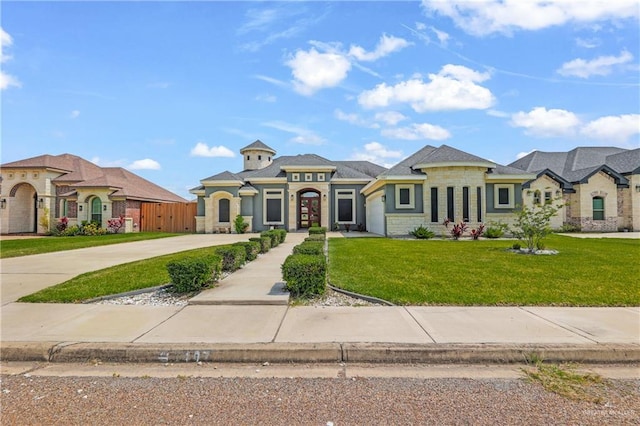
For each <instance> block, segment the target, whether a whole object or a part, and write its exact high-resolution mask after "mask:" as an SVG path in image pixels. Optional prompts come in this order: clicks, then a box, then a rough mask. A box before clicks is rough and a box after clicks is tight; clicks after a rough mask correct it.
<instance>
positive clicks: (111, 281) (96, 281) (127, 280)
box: [18, 246, 221, 303]
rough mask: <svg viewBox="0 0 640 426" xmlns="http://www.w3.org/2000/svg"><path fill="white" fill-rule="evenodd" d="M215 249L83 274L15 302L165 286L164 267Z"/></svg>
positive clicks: (64, 299) (57, 300)
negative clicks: (174, 261) (175, 261)
mask: <svg viewBox="0 0 640 426" xmlns="http://www.w3.org/2000/svg"><path fill="white" fill-rule="evenodd" d="M218 247H221V246H216V247H206V248H200V249H195V250H188V251H183V252H179V253H174V254H169V255H165V256H158V257H153V258H151V259H145V260H139V261H136V262H130V263H125V264H122V265H117V266H112V267H110V268H106V269H101V270H99V271H93V272H87V273H85V274H82V275H78V276H77V277H75V278H72V279H70V280H69V281H65V282H64V283H61V284H58V285H55V286H53V287H48V288H45V289H43V290H40V291H38V292H37V293H33V294H30V295H28V296H24V297H22V298H20V299H19V300H18V301H19V302H35V303H77V302H82V301H84V300H88V299H93V298H96V297H101V296H108V295H111V294H119V293H124V292H127V291H133V290H139V289H143V288H149V287H155V286H158V285H164V284H168V283H169V282H170V278H169V273H168V272H167V263H169V262H171V261H173V260H178V259H185V258H188V257H198V256H200V255H202V254H203V253H211V252H213V251H215V250H216V249H217V248H218Z"/></svg>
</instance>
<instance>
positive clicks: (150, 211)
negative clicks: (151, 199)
mask: <svg viewBox="0 0 640 426" xmlns="http://www.w3.org/2000/svg"><path fill="white" fill-rule="evenodd" d="M196 213H197V203H142V207H141V211H140V230H141V231H146V232H184V233H195V232H196Z"/></svg>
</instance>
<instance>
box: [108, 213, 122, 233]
mask: <svg viewBox="0 0 640 426" xmlns="http://www.w3.org/2000/svg"><path fill="white" fill-rule="evenodd" d="M124 223H125V220H124V216H123V215H120V217H119V218H115V219H109V220H108V221H107V229H108V230H109V233H111V234H117V233H118V232H120V229H122V227H123V226H124Z"/></svg>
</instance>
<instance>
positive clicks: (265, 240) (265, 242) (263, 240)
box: [249, 237, 271, 253]
mask: <svg viewBox="0 0 640 426" xmlns="http://www.w3.org/2000/svg"><path fill="white" fill-rule="evenodd" d="M249 241H255V242H258V243H260V253H266V252H268V251H269V250H270V249H271V237H251V238H249Z"/></svg>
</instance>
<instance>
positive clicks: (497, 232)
mask: <svg viewBox="0 0 640 426" xmlns="http://www.w3.org/2000/svg"><path fill="white" fill-rule="evenodd" d="M507 228H508V225H507V224H506V223H502V222H491V223H490V224H489V226H488V227H487V228H486V229H485V230H484V237H485V238H501V237H502V236H503V235H504V231H506V229H507Z"/></svg>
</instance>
